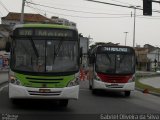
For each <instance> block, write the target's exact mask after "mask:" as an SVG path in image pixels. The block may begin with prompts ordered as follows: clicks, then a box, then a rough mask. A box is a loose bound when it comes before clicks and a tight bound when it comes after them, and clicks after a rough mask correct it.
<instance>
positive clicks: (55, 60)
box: [11, 38, 78, 72]
mask: <svg viewBox="0 0 160 120" xmlns="http://www.w3.org/2000/svg"><path fill="white" fill-rule="evenodd" d="M64 39H65V38H58V39H48V40H46V39H42V38H41V39H40V38H39V39H37V38H36V39H35V38H34V39H31V38H16V39H14V40H13V52H12V54H13V56H12V58H11V59H12V63H11V64H12V69H14V70H19V71H25V72H70V71H77V70H78V43H77V41H75V40H74V41H73V40H69V39H67V40H64Z"/></svg>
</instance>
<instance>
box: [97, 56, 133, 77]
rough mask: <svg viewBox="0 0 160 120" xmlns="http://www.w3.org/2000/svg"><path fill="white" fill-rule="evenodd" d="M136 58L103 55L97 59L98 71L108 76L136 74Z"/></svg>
mask: <svg viewBox="0 0 160 120" xmlns="http://www.w3.org/2000/svg"><path fill="white" fill-rule="evenodd" d="M134 64H135V58H134V55H132V54H113V53H108V54H107V53H102V54H97V57H96V71H97V72H101V73H107V74H132V73H134V71H135V70H134V69H135V68H134V66H135V65H134Z"/></svg>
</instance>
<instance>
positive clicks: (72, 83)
mask: <svg viewBox="0 0 160 120" xmlns="http://www.w3.org/2000/svg"><path fill="white" fill-rule="evenodd" d="M76 85H79V78H78V77H76V78H75V79H74V80H72V81H70V82H69V83H68V85H67V87H72V86H76Z"/></svg>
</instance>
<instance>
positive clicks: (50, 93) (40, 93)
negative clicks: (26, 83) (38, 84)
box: [28, 91, 61, 96]
mask: <svg viewBox="0 0 160 120" xmlns="http://www.w3.org/2000/svg"><path fill="white" fill-rule="evenodd" d="M28 92H29V94H30V95H40V96H58V95H60V94H61V91H53V92H45V93H42V92H39V91H28Z"/></svg>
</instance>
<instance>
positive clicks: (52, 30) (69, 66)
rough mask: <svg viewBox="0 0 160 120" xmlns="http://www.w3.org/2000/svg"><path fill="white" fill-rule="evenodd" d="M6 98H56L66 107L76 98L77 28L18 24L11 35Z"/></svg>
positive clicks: (77, 68)
mask: <svg viewBox="0 0 160 120" xmlns="http://www.w3.org/2000/svg"><path fill="white" fill-rule="evenodd" d="M11 38H12V40H11V47H10V48H11V49H10V53H11V54H10V71H9V98H10V99H11V100H12V101H13V100H14V101H15V100H16V99H56V100H59V101H60V104H61V105H63V106H67V104H68V100H69V99H78V95H79V62H80V60H79V58H80V49H79V37H78V31H77V29H76V27H72V26H65V25H56V24H20V25H16V26H15V27H14V29H13V33H12V35H11Z"/></svg>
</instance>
